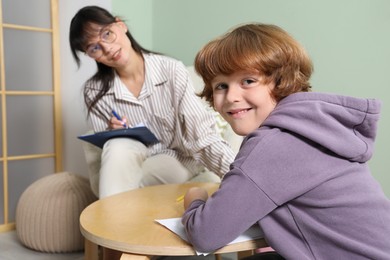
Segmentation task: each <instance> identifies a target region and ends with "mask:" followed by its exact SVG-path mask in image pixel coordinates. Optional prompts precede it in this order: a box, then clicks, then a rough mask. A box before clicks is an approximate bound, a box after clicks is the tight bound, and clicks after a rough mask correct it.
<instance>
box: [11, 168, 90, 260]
mask: <svg viewBox="0 0 390 260" xmlns="http://www.w3.org/2000/svg"><path fill="white" fill-rule="evenodd" d="M95 200H96V197H95V195H94V194H93V192H92V190H91V188H90V185H89V181H88V180H87V179H86V178H83V177H81V176H78V175H75V174H70V173H68V172H62V173H55V174H51V175H49V176H46V177H43V178H41V179H39V180H37V181H35V182H34V183H32V184H31V185H30V186H29V187H28V188H27V189H26V190H25V191H24V192H23V194H22V195H21V197H20V199H19V202H18V205H17V207H16V234H17V236H18V238H19V240H20V241H21V242H22V244H24V245H25V246H26V247H29V248H31V249H34V250H37V251H42V252H48V253H65V252H74V251H80V250H82V249H83V248H84V239H83V236H82V235H81V233H80V226H79V217H80V214H81V212H82V211H83V209H84V208H85V207H86V206H88V205H89V204H91V203H92V202H93V201H95Z"/></svg>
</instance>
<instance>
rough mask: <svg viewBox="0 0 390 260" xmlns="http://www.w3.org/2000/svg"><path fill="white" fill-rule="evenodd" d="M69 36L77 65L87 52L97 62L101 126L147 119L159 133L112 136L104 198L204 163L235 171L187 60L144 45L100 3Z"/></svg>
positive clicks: (94, 84)
mask: <svg viewBox="0 0 390 260" xmlns="http://www.w3.org/2000/svg"><path fill="white" fill-rule="evenodd" d="M69 40H70V46H71V50H72V54H73V56H74V58H75V60H76V62H77V64H78V65H80V58H79V54H80V53H85V54H87V55H88V56H89V57H91V58H93V59H94V60H95V61H96V64H97V68H98V70H97V72H96V74H95V75H94V76H92V77H91V78H90V79H89V80H88V81H87V82H86V84H85V87H84V98H85V104H86V107H87V111H88V117H89V119H90V122H91V124H92V126H93V129H94V131H95V132H99V131H103V130H107V129H117V128H122V127H124V126H135V125H138V124H144V125H146V126H147V127H148V128H149V129H150V130H151V131H152V132H153V133H154V134H155V135H156V136H157V138H158V139H159V140H160V143H158V144H155V145H152V146H145V145H143V144H142V143H140V142H138V141H136V140H132V139H129V138H116V139H112V140H110V141H108V142H107V143H106V144H105V145H104V147H103V152H102V156H101V168H100V181H99V197H100V198H103V197H106V196H109V195H111V194H115V193H118V192H122V191H126V190H130V189H134V188H138V187H143V186H148V185H155V184H163V183H179V182H185V181H187V180H189V179H190V178H192V177H194V176H195V175H196V174H197V173H199V172H200V171H201V169H202V168H204V167H206V168H208V169H209V170H210V171H212V172H214V173H216V174H217V175H219V176H221V177H222V176H223V175H224V174H225V172H227V171H228V169H229V164H230V163H231V162H232V161H233V158H234V154H233V152H232V150H231V148H230V147H229V145H228V144H227V143H226V142H225V141H224V140H223V139H222V138H221V137H220V136H219V134H217V132H216V130H215V127H214V124H215V121H214V119H213V117H212V115H211V114H210V113H209V112H208V111H207V110H206V108H205V107H204V105H203V103H202V102H201V100H200V99H199V98H198V97H197V96H196V95H195V93H194V90H193V87H192V83H191V81H190V79H189V75H188V72H187V70H186V69H185V67H184V65H183V64H182V63H181V62H179V61H177V60H175V59H172V58H170V57H166V56H163V55H160V54H157V53H154V52H151V51H148V50H146V49H144V48H143V47H141V46H140V45H139V44H138V43H137V42H136V40H135V39H134V38H133V37H132V35H131V34H130V32H129V30H128V28H127V26H126V24H125V23H124V22H123V21H121V20H120V19H119V18H118V17H114V16H113V15H112V14H110V13H109V12H108V11H107V10H105V9H102V8H100V7H97V6H87V7H84V8H82V9H80V10H79V11H78V12H77V14H76V15H75V16H74V18H73V19H72V21H71V25H70V35H69ZM112 111H116V113H117V115H119V118H117V117H115V116H114V115H113V114H112Z"/></svg>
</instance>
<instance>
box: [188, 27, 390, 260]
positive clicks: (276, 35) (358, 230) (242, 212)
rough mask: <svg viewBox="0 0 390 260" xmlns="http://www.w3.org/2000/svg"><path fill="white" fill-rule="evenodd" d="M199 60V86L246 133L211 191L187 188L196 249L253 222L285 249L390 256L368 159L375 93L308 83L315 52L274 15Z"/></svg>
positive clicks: (332, 255)
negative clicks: (321, 88)
mask: <svg viewBox="0 0 390 260" xmlns="http://www.w3.org/2000/svg"><path fill="white" fill-rule="evenodd" d="M195 68H196V70H197V72H198V73H199V74H200V75H201V76H202V78H203V80H204V83H205V87H204V90H203V92H202V93H201V94H200V96H201V97H204V98H205V99H206V100H207V101H208V102H209V103H210V104H211V105H212V106H213V107H214V108H215V110H216V111H218V112H219V113H220V114H221V115H222V116H223V118H224V119H225V120H226V121H227V122H228V123H229V124H230V125H231V126H232V128H233V130H234V131H235V132H236V133H237V134H239V135H243V136H246V138H245V140H244V141H243V144H242V146H241V149H240V151H239V153H238V155H237V157H236V159H235V161H234V162H233V164H232V165H231V170H230V171H229V172H228V173H227V174H226V175H225V177H224V179H223V180H222V183H221V186H220V189H219V190H218V191H217V192H215V193H214V194H213V196H211V197H210V198H209V199H208V198H207V197H208V196H207V193H206V192H205V191H204V190H201V189H199V188H193V189H191V190H189V191H188V192H187V194H186V195H185V199H184V207H185V209H186V211H185V213H184V215H183V217H182V222H183V224H184V226H185V229H186V232H187V234H188V237H189V239H190V241H191V243H192V244H193V245H194V247H195V248H196V249H197V250H199V251H202V252H211V251H214V250H216V249H218V248H220V247H222V246H224V245H226V244H227V243H229V242H230V241H232V240H233V239H234V238H236V237H237V236H238V235H240V234H241V233H243V232H244V231H245V230H246V229H248V228H249V227H250V226H251V225H254V224H255V225H259V226H260V227H261V228H262V229H263V231H264V234H265V239H266V241H267V243H268V244H269V245H270V246H271V247H272V248H273V249H275V250H276V252H277V253H278V254H279V255H280V256H281V257H283V258H286V259H300V260H302V259H390V243H389V241H390V225H389V223H390V202H389V200H388V199H387V198H386V197H385V195H384V194H383V192H382V190H381V188H380V185H379V184H378V183H377V182H376V181H375V180H374V178H373V177H372V176H371V174H370V171H369V168H368V165H367V162H368V160H369V159H370V158H371V156H372V152H373V145H374V140H375V136H376V129H377V121H378V119H379V112H380V102H379V101H377V100H373V99H358V98H352V97H346V96H337V95H330V94H323V93H314V92H310V89H311V87H310V84H309V79H310V76H311V73H312V71H313V67H312V63H311V60H310V58H309V57H308V55H307V54H306V52H305V50H304V49H303V48H302V46H301V45H300V44H299V43H298V42H297V41H296V40H294V39H293V38H292V37H291V36H290V35H288V34H287V33H286V32H285V31H284V30H282V29H281V28H279V27H277V26H273V25H265V24H247V25H243V26H240V27H238V28H236V29H234V30H233V31H231V32H229V33H227V34H226V35H224V36H223V37H221V38H218V39H216V40H214V41H211V42H210V43H208V44H207V45H206V46H205V47H204V48H203V49H202V50H201V51H200V52H199V53H198V54H197V56H196V59H195ZM206 200H207V202H206ZM260 255H261V254H259V255H258V256H259V259H264V258H260V257H261V256H260Z"/></svg>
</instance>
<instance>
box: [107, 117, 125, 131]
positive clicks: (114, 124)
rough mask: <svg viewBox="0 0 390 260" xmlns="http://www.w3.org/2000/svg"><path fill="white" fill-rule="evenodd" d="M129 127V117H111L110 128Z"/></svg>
mask: <svg viewBox="0 0 390 260" xmlns="http://www.w3.org/2000/svg"><path fill="white" fill-rule="evenodd" d="M125 127H127V118H126V117H122V120H119V119H118V118H116V117H115V116H113V117H111V119H110V129H119V128H125Z"/></svg>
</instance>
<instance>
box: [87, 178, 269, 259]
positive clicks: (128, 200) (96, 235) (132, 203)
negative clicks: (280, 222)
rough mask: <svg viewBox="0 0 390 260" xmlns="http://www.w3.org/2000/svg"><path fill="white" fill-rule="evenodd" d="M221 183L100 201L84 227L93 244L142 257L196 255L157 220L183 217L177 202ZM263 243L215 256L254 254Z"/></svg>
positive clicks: (177, 186)
mask: <svg viewBox="0 0 390 260" xmlns="http://www.w3.org/2000/svg"><path fill="white" fill-rule="evenodd" d="M218 185H219V184H218V183H184V184H165V185H156V186H149V187H145V188H140V189H136V190H131V191H127V192H123V193H119V194H117V195H113V196H110V197H106V198H103V199H100V200H98V201H96V202H94V203H92V204H91V205H89V206H88V207H87V208H85V209H84V210H83V212H82V213H81V216H80V227H81V233H82V234H83V236H84V237H85V238H86V239H88V240H90V241H91V242H93V243H95V244H98V245H101V246H103V247H107V248H111V249H115V250H118V251H121V252H127V253H133V254H141V255H165V256H168V255H196V253H195V251H194V249H193V247H192V246H191V245H190V244H188V243H187V242H185V241H184V240H182V239H181V238H180V237H179V236H177V235H176V234H175V233H173V232H171V231H170V230H168V229H167V228H166V227H164V226H162V225H160V224H159V223H157V222H156V221H155V220H156V219H165V218H177V217H181V215H182V214H183V212H184V207H183V201H177V198H178V197H180V196H182V195H184V194H185V192H186V191H187V190H188V189H189V188H190V187H194V186H198V187H203V188H205V189H206V190H207V191H208V192H209V194H212V193H213V192H214V191H216V190H217V189H218ZM265 245H266V244H265V242H264V240H263V239H259V240H255V241H246V242H240V243H235V244H231V245H227V246H225V247H223V248H221V249H219V250H218V251H216V252H215V253H228V252H237V251H245V250H252V249H256V248H259V247H262V246H265Z"/></svg>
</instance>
